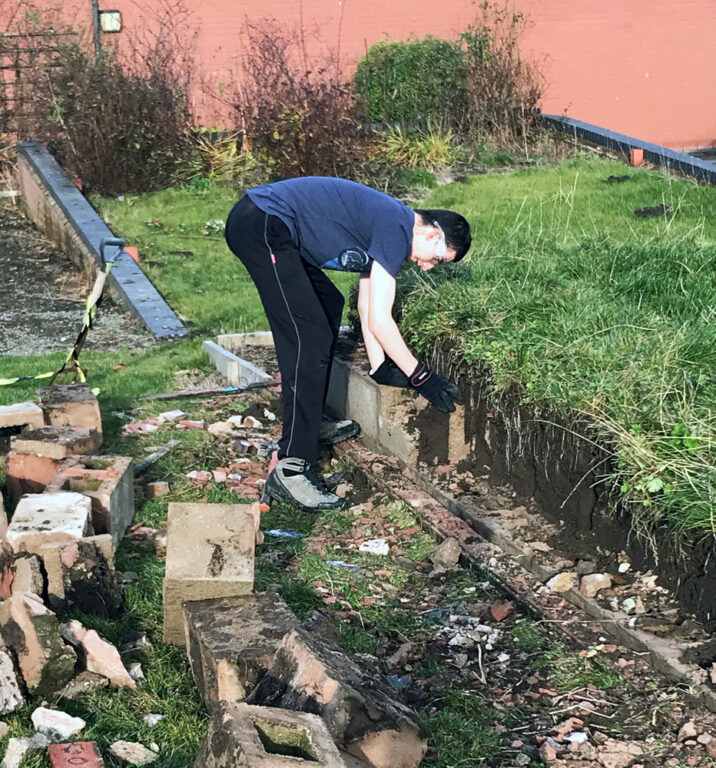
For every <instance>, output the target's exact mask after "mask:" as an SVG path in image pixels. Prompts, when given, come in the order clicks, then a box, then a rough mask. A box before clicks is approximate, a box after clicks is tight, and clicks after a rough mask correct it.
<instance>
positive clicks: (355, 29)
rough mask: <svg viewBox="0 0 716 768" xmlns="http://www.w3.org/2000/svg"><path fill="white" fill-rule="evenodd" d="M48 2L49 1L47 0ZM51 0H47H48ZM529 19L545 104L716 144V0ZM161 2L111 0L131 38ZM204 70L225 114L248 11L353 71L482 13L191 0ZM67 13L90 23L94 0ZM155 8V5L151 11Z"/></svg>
mask: <svg viewBox="0 0 716 768" xmlns="http://www.w3.org/2000/svg"><path fill="white" fill-rule="evenodd" d="M38 2H39V3H40V4H42V0H38ZM47 4H48V5H49V4H50V3H47ZM513 4H514V6H515V7H516V9H517V10H519V11H521V12H523V13H524V14H525V15H526V16H527V17H528V18H529V27H528V29H527V31H526V32H525V34H524V36H523V40H522V49H523V51H524V53H525V54H528V55H530V56H532V57H534V58H535V59H536V60H538V61H539V62H541V66H542V69H543V71H544V73H545V76H546V89H545V93H544V98H543V101H542V109H543V111H544V112H548V113H558V114H567V115H569V116H571V117H575V118H578V119H580V120H585V121H587V122H592V123H596V124H598V125H601V126H604V127H606V128H610V129H612V130H616V131H620V132H622V133H626V134H631V135H633V136H636V137H638V138H641V139H644V140H646V141H652V142H656V143H659V144H663V145H665V146H668V147H671V148H674V149H692V148H696V147H707V146H716V101H715V100H714V99H713V98H712V96H713V94H714V92H716V66H714V31H715V30H716V0H513ZM161 5H162V4H161V3H159V2H157V0H145V1H144V2H142V3H140V2H139V0H104V2H100V7H102V6H104V7H107V8H109V7H111V8H117V9H119V10H120V11H122V14H123V22H124V30H123V31H122V32H121V33H119V34H118V35H111V36H106V40H107V42H109V38H112V42H113V43H117V42H119V43H120V45H123V46H124V45H125V44H126V42H127V39H128V38H129V37H130V36H132V35H134V34H137V33H139V34H141V32H142V31H143V30H146V29H147V28H149V27H151V25H152V23H154V22H153V21H152V17H154V18H156V15H157V13H158V11H157V10H156V9H158V8H159V7H160V6H161ZM185 5H186V7H187V9H188V11H189V21H190V25H191V27H192V28H193V29H194V30H195V33H196V38H195V46H196V48H195V50H196V63H197V69H198V71H199V73H200V77H199V78H197V83H196V84H195V87H194V92H193V94H192V98H193V101H194V104H195V107H196V110H197V115H198V120H199V122H201V123H203V124H205V125H221V124H226V120H227V115H228V112H227V107H226V105H225V103H222V94H223V95H224V98H225V96H226V94H227V93H228V92H230V90H231V86H232V83H234V82H236V75H237V70H238V62H239V60H240V57H241V56H242V55H243V54H244V50H245V37H244V31H245V28H246V23H247V21H251V20H257V19H260V18H262V17H267V16H272V17H274V18H276V19H280V20H281V22H282V23H283V24H285V25H288V26H290V27H293V28H294V29H295V30H296V35H297V36H300V34H301V33H300V32H299V30H301V29H303V39H304V40H305V43H306V47H307V49H308V50H309V52H310V53H311V54H312V55H325V54H329V53H331V54H336V53H338V54H339V56H340V59H341V61H342V62H343V64H344V66H345V68H346V71H350V68H352V66H353V65H354V64H355V62H356V61H357V60H358V58H360V56H362V55H363V54H364V53H365V50H366V48H367V47H368V46H370V45H371V44H372V43H374V42H377V41H378V40H381V39H384V38H386V37H389V38H392V39H400V38H405V37H407V36H408V35H410V34H414V35H416V36H424V35H426V34H433V35H438V36H441V37H452V36H454V35H455V34H456V33H457V32H459V31H460V30H462V29H464V28H465V27H466V26H467V25H468V24H469V23H470V22H471V21H472V20H473V19H474V18H475V15H476V13H475V8H476V3H475V0H439V1H436V0H403V2H396V1H395V0H393V2H386V1H385V0H185ZM62 7H63V13H64V14H66V17H67V18H69V19H71V20H73V22H74V23H75V24H77V25H81V24H85V25H87V27H88V28H90V29H91V20H90V19H91V16H90V8H91V2H90V0H64V2H63V3H62ZM152 9H154V10H152Z"/></svg>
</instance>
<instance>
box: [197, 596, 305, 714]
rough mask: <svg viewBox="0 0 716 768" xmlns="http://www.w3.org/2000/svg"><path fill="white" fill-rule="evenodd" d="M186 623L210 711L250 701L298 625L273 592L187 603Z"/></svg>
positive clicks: (205, 699) (200, 688) (200, 686)
mask: <svg viewBox="0 0 716 768" xmlns="http://www.w3.org/2000/svg"><path fill="white" fill-rule="evenodd" d="M184 620H185V630H186V642H187V654H188V656H189V662H190V664H191V671H192V675H193V676H194V682H195V683H196V687H197V688H198V689H199V692H200V693H201V695H202V697H203V698H204V701H205V702H206V704H207V706H209V707H211V706H212V705H214V704H216V703H217V702H219V701H242V700H243V699H245V698H246V696H247V695H248V694H249V693H250V692H251V691H252V690H253V689H254V688H255V687H256V684H257V683H258V681H259V680H260V679H261V677H262V676H263V675H264V673H265V672H266V671H267V670H268V669H270V668H271V666H272V664H273V661H274V656H275V654H276V649H277V648H278V646H279V644H280V643H281V640H282V639H283V637H284V636H285V635H286V634H287V633H288V632H290V631H291V630H292V629H294V628H295V627H297V626H298V624H299V622H298V619H297V618H296V616H295V615H294V614H293V613H292V612H291V610H290V609H289V608H288V606H287V605H286V604H285V603H284V601H283V600H282V599H281V598H280V597H279V596H278V595H277V594H274V593H269V594H265V593H255V594H252V595H246V596H243V597H225V598H218V599H216V600H199V601H196V602H190V603H184Z"/></svg>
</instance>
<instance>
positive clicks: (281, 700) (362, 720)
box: [247, 628, 427, 768]
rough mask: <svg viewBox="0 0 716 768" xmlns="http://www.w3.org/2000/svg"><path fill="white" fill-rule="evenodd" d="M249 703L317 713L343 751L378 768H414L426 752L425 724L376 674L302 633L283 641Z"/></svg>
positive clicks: (301, 630)
mask: <svg viewBox="0 0 716 768" xmlns="http://www.w3.org/2000/svg"><path fill="white" fill-rule="evenodd" d="M247 702H248V703H250V704H258V705H261V706H268V707H282V708H285V709H294V710H299V711H312V712H316V713H317V714H319V715H320V716H321V717H322V718H323V719H324V721H325V722H326V725H327V726H328V730H329V731H330V732H331V736H333V738H334V739H335V741H336V744H337V745H338V747H339V748H341V749H344V750H346V751H347V752H349V753H350V754H352V755H354V756H356V757H358V758H360V759H362V760H366V761H367V762H368V763H369V764H370V765H372V766H373V767H374V768H416V767H417V766H418V764H419V763H420V761H421V760H422V758H423V755H424V754H425V750H426V749H427V743H426V741H425V738H424V731H423V727H422V725H421V724H420V723H419V721H418V720H417V719H416V717H415V715H414V713H413V712H412V711H411V710H410V709H409V708H408V707H406V706H405V705H404V704H403V703H402V702H401V701H399V700H398V699H396V698H395V695H394V693H393V691H392V690H391V689H390V687H389V686H388V685H387V683H385V682H383V680H382V677H381V674H380V672H379V671H378V670H376V669H375V668H372V667H371V666H370V665H368V664H365V663H361V664H360V665H358V664H356V663H355V662H353V661H352V660H350V659H349V658H347V657H346V656H345V655H344V654H342V653H337V652H336V649H335V648H334V647H333V646H332V645H330V644H329V643H327V642H326V641H325V640H323V639H322V638H320V637H319V636H318V635H317V634H315V633H311V632H308V631H307V630H304V629H301V628H299V629H294V630H292V631H291V632H289V634H287V635H286V637H284V639H283V641H282V642H281V645H280V646H279V648H278V651H277V652H276V659H275V661H274V664H273V666H272V667H271V669H270V670H269V672H268V673H267V674H266V675H264V677H263V678H262V679H261V681H260V682H259V684H258V685H257V687H256V688H255V689H254V690H253V691H252V693H251V695H250V696H249V697H248V699H247Z"/></svg>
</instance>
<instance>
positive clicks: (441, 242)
mask: <svg viewBox="0 0 716 768" xmlns="http://www.w3.org/2000/svg"><path fill="white" fill-rule="evenodd" d="M455 256H456V253H455V251H454V250H453V249H452V248H448V247H447V246H446V245H445V233H444V232H443V231H442V229H441V227H440V225H439V224H438V223H437V222H433V226H432V227H427V228H426V230H425V231H424V232H420V233H418V234H417V235H414V236H413V252H412V254H411V255H410V261H412V262H413V263H414V264H417V265H418V266H419V267H420V269H422V270H423V272H429V271H430V270H431V269H432V268H433V267H434V266H435V265H436V264H443V263H447V262H450V261H453V259H454V258H455Z"/></svg>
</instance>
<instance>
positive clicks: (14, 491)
mask: <svg viewBox="0 0 716 768" xmlns="http://www.w3.org/2000/svg"><path fill="white" fill-rule="evenodd" d="M61 463H62V461H61V460H60V459H51V458H49V457H47V456H35V455H34V454H22V453H15V452H14V451H10V453H8V455H7V464H6V472H7V491H8V495H9V496H10V498H11V499H12V500H13V502H15V503H17V502H18V501H20V499H21V498H22V497H23V496H24V495H25V494H26V493H42V492H43V491H44V490H45V488H46V487H47V484H48V483H49V482H50V480H52V478H53V477H54V476H55V475H56V474H57V471H58V470H59V468H60V464H61Z"/></svg>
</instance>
